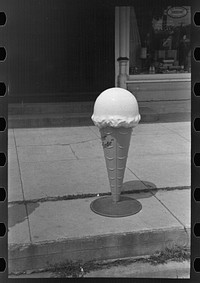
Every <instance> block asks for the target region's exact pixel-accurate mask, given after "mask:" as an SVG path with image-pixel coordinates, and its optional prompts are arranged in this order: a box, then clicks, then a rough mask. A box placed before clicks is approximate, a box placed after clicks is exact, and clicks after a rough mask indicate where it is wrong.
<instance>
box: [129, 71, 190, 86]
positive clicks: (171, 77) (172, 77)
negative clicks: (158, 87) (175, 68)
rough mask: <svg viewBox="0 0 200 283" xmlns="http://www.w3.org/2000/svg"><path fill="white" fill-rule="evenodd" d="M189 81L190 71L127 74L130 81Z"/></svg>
mask: <svg viewBox="0 0 200 283" xmlns="http://www.w3.org/2000/svg"><path fill="white" fill-rule="evenodd" d="M145 82H146V83H151V82H152V83H156V82H158V83H160V82H191V73H176V74H138V75H129V79H128V80H127V81H126V83H127V84H130V83H145Z"/></svg>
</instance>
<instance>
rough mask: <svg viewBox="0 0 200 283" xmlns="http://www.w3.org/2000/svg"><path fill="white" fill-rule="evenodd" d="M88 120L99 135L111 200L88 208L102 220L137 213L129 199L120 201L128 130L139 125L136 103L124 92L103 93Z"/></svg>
mask: <svg viewBox="0 0 200 283" xmlns="http://www.w3.org/2000/svg"><path fill="white" fill-rule="evenodd" d="M92 120H93V122H94V124H95V125H96V126H97V127H98V128H99V130H100V133H101V140H102V146H103V149H104V156H105V160H106V166H107V172H108V178H109V182H110V189H111V198H108V197H106V198H101V199H98V200H96V201H94V202H93V203H92V204H91V208H92V210H93V211H95V212H96V213H98V214H102V215H105V216H114V217H119V216H127V215H131V214H134V213H136V212H135V211H136V210H137V211H138V210H140V209H141V206H140V204H138V202H137V201H136V200H134V201H135V203H136V204H137V205H136V206H137V209H136V210H135V209H133V207H130V200H133V199H130V198H126V197H122V196H121V191H122V185H123V179H124V173H125V168H126V162H127V157H128V150H129V144H130V140H131V133H132V129H133V128H134V127H135V126H136V125H137V124H138V122H139V121H140V114H139V110H138V104H137V101H136V99H135V97H134V96H133V94H132V93H130V92H129V91H127V90H125V89H122V88H117V87H116V88H110V89H107V90H105V91H104V92H102V93H101V94H100V95H99V96H98V97H97V99H96V101H95V104H94V113H93V115H92ZM122 200H123V203H122ZM124 201H125V202H124ZM131 205H132V201H131ZM126 207H127V208H128V211H126V210H127V209H126Z"/></svg>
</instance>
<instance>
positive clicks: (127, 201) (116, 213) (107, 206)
mask: <svg viewBox="0 0 200 283" xmlns="http://www.w3.org/2000/svg"><path fill="white" fill-rule="evenodd" d="M90 208H91V210H92V211H94V212H95V213H97V214H100V215H103V216H107V217H125V216H130V215H133V214H136V213H138V212H139V211H140V210H141V209H142V205H141V203H140V202H139V201H137V200H136V199H133V198H130V197H127V196H120V201H118V202H116V203H115V202H114V201H113V200H112V196H106V197H101V198H97V199H95V200H93V202H91V204H90Z"/></svg>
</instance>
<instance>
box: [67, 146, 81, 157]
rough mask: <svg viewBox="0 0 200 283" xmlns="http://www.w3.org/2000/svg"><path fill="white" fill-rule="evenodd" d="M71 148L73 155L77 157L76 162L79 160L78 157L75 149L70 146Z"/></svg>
mask: <svg viewBox="0 0 200 283" xmlns="http://www.w3.org/2000/svg"><path fill="white" fill-rule="evenodd" d="M69 147H70V149H71V151H72V153H73V155H74V156H75V158H76V160H79V158H78V156H77V155H76V152H75V150H73V148H72V147H71V144H70V145H69Z"/></svg>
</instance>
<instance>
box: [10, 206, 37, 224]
mask: <svg viewBox="0 0 200 283" xmlns="http://www.w3.org/2000/svg"><path fill="white" fill-rule="evenodd" d="M38 206H39V203H34V204H33V205H31V207H30V209H29V210H28V215H29V214H31V213H32V212H33V211H34V210H35V209H36V208H37V207H38ZM27 217H28V216H27V211H26V208H25V206H24V204H13V205H11V206H10V207H8V228H12V227H14V226H15V225H16V224H19V223H22V222H24V221H25V220H26V219H27Z"/></svg>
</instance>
